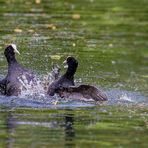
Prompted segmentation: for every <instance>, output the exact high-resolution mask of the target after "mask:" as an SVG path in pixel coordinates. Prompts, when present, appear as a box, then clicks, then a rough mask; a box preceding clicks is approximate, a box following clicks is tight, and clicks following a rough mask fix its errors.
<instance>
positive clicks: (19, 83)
mask: <svg viewBox="0 0 148 148" xmlns="http://www.w3.org/2000/svg"><path fill="white" fill-rule="evenodd" d="M15 53H18V54H19V51H18V50H17V48H16V45H15V44H11V45H9V46H7V47H6V49H5V51H4V54H5V57H6V59H7V62H8V73H7V76H6V77H5V78H4V79H3V80H2V81H0V87H1V89H2V90H3V91H2V92H3V95H7V96H17V95H19V94H20V93H21V90H22V89H23V88H25V85H26V83H27V84H35V83H36V77H35V75H34V74H33V73H32V72H31V71H30V70H27V69H25V68H23V67H22V66H21V65H20V64H19V63H18V62H17V60H16V58H15Z"/></svg>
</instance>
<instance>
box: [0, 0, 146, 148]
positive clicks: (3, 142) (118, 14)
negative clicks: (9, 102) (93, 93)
mask: <svg viewBox="0 0 148 148" xmlns="http://www.w3.org/2000/svg"><path fill="white" fill-rule="evenodd" d="M147 41H148V1H147V0H140V1H139V0H120V1H119V0H41V1H40V3H37V1H36V2H35V0H34V1H33V0H30V1H28V0H7V1H5V0H0V77H1V78H2V77H4V75H6V73H7V66H6V65H7V63H6V60H5V57H4V55H3V51H4V48H5V47H6V45H7V44H9V43H15V44H17V46H18V49H19V51H20V53H21V55H20V56H17V59H18V61H19V62H20V63H21V64H22V65H23V66H24V67H27V68H30V69H32V70H34V71H35V72H37V73H38V74H39V75H43V74H46V73H47V72H49V71H50V69H51V63H52V62H56V63H58V64H59V65H61V68H62V72H63V71H64V69H63V67H62V64H61V63H62V61H63V60H64V59H65V58H66V57H67V56H68V55H72V56H75V57H76V58H77V59H78V61H79V68H78V70H77V73H76V77H75V78H76V81H77V83H86V84H93V85H96V86H98V85H99V86H100V87H102V88H103V89H104V90H108V89H111V90H116V89H118V90H121V91H122V90H123V91H130V92H138V93H141V96H146V97H147V96H148V93H147V90H148V42H147ZM146 99H147V98H146ZM139 100H140V98H139ZM147 133H148V108H147V104H144V103H142V104H137V105H120V106H119V105H116V104H114V105H111V106H109V105H103V106H94V107H81V108H71V106H70V104H69V107H68V109H66V108H62V109H57V108H56V106H55V109H50V108H49V109H41V108H40V109H35V108H33V107H32V108H29V109H26V108H23V107H22V108H7V107H4V106H1V107H0V147H15V148H17V147H24V148H26V147H35V148H36V147H69V148H70V147H92V148H93V147H119V148H121V147H129V148H131V147H134V148H135V147H137V148H139V147H148V142H147V139H148V135H147Z"/></svg>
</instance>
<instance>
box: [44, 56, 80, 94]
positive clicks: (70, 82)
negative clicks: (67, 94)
mask: <svg viewBox="0 0 148 148" xmlns="http://www.w3.org/2000/svg"><path fill="white" fill-rule="evenodd" d="M64 63H66V64H67V66H68V68H67V70H66V73H65V74H64V75H62V76H61V77H60V78H59V79H57V80H55V81H54V82H53V83H51V84H50V85H49V87H48V92H47V93H48V94H49V95H50V96H53V95H54V94H55V93H56V92H57V91H58V90H59V89H60V88H62V87H64V88H67V87H69V86H74V74H75V72H76V69H77V67H78V62H77V60H76V59H75V58H74V57H68V58H67V59H66V61H64Z"/></svg>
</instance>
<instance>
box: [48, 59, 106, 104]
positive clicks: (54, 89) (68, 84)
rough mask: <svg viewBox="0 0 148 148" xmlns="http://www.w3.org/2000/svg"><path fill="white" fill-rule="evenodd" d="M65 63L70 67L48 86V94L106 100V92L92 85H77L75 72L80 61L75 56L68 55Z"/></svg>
mask: <svg viewBox="0 0 148 148" xmlns="http://www.w3.org/2000/svg"><path fill="white" fill-rule="evenodd" d="M64 63H67V65H68V68H67V71H66V73H65V74H64V75H63V76H61V77H60V78H59V79H57V80H55V81H54V82H53V83H51V85H50V86H49V88H48V94H49V95H51V96H53V95H54V94H55V93H56V94H58V95H59V97H61V98H67V99H69V98H70V99H77V100H78V99H79V100H84V99H85V100H91V99H92V100H95V101H106V100H107V96H106V94H105V93H104V92H103V91H102V90H100V89H98V88H97V87H95V86H92V85H86V84H82V85H79V86H75V84H74V74H75V72H76V70H77V67H78V61H77V60H76V59H75V58H74V57H68V58H67V59H66V61H65V62H64Z"/></svg>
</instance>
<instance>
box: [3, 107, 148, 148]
mask: <svg viewBox="0 0 148 148" xmlns="http://www.w3.org/2000/svg"><path fill="white" fill-rule="evenodd" d="M137 107H138V106H120V107H119V106H114V107H106V106H102V107H87V108H86V107H85V108H77V109H75V110H72V109H61V110H52V109H51V110H48V109H45V110H40V109H39V110H38V109H36V110H34V109H11V110H10V109H7V108H3V109H2V110H1V111H0V119H1V120H0V121H1V122H0V128H1V134H0V136H2V137H3V142H0V144H1V146H2V147H9V148H12V147H20V146H21V147H22V148H23V147H24V148H25V147H91V146H93V147H97V146H103V147H104V146H105V147H106V146H111V147H116V146H120V145H122V146H125V147H126V146H136V145H137V143H138V145H140V146H141V147H146V146H147V142H146V141H145V140H146V139H147V134H146V133H147V121H148V116H147V108H144V107H142V106H141V107H138V110H137V109H136V108H137ZM127 133H129V134H128V135H127ZM125 135H126V136H125ZM130 139H131V140H130Z"/></svg>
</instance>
